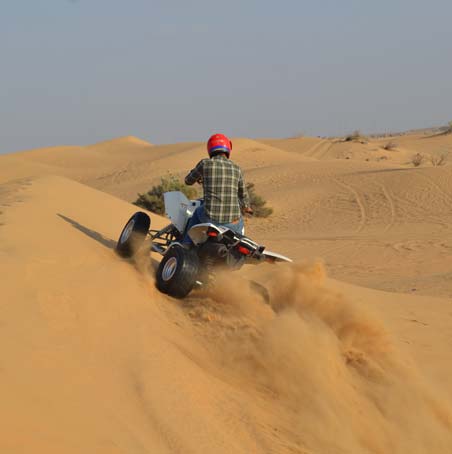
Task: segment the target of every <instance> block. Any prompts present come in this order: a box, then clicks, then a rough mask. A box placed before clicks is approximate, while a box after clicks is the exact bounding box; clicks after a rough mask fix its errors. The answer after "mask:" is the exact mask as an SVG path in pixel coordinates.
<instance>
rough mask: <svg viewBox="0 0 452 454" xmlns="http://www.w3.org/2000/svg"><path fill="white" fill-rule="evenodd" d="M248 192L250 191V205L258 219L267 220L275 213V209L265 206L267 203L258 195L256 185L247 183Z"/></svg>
mask: <svg viewBox="0 0 452 454" xmlns="http://www.w3.org/2000/svg"><path fill="white" fill-rule="evenodd" d="M246 190H247V191H248V196H249V198H250V205H251V208H252V209H253V212H254V216H256V217H258V218H266V217H268V216H270V215H271V214H272V213H273V208H270V207H266V206H265V205H266V204H267V202H266V201H265V200H264V199H263V198H262V197H261V196H260V195H257V194H256V189H255V187H254V183H247V184H246Z"/></svg>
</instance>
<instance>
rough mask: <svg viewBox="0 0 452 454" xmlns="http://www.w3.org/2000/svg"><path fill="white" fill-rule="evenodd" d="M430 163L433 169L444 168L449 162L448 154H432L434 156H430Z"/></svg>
mask: <svg viewBox="0 0 452 454" xmlns="http://www.w3.org/2000/svg"><path fill="white" fill-rule="evenodd" d="M429 161H430V163H431V164H432V166H433V167H439V166H443V165H445V164H446V161H447V153H446V152H444V153H436V154H432V155H430V158H429Z"/></svg>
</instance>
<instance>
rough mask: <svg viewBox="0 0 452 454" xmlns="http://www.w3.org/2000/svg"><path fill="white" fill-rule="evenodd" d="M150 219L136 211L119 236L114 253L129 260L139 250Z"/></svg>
mask: <svg viewBox="0 0 452 454" xmlns="http://www.w3.org/2000/svg"><path fill="white" fill-rule="evenodd" d="M150 226H151V219H150V218H149V216H148V215H147V214H146V213H143V212H142V211H137V212H136V213H135V214H134V215H133V216H132V217H131V218H130V219H129V220H128V222H127V224H126V225H125V227H124V228H123V229H122V232H121V235H119V239H118V244H117V245H116V252H117V253H118V255H120V256H121V257H124V258H130V257H133V256H134V255H135V253H136V252H137V251H138V249H140V247H141V245H142V244H143V241H144V240H145V238H146V235H147V233H148V232H149V227H150Z"/></svg>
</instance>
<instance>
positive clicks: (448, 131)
mask: <svg viewBox="0 0 452 454" xmlns="http://www.w3.org/2000/svg"><path fill="white" fill-rule="evenodd" d="M446 134H452V120H451V121H449V123H447V127H446Z"/></svg>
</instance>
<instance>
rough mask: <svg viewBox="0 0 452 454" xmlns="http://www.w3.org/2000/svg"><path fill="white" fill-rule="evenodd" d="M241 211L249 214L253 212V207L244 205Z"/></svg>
mask: <svg viewBox="0 0 452 454" xmlns="http://www.w3.org/2000/svg"><path fill="white" fill-rule="evenodd" d="M243 212H244V213H245V214H249V215H252V214H253V213H254V211H253V209H252V208H251V207H245V208H244V209H243Z"/></svg>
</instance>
